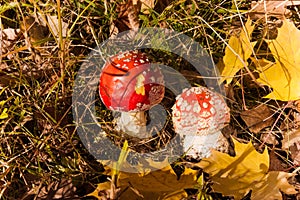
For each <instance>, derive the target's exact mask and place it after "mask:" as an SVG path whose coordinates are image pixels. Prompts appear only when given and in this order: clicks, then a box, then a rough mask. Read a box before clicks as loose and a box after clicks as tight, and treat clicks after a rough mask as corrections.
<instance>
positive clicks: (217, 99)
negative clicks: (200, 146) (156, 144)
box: [172, 87, 230, 135]
mask: <svg viewBox="0 0 300 200" xmlns="http://www.w3.org/2000/svg"><path fill="white" fill-rule="evenodd" d="M172 110H173V112H172V120H173V124H174V128H175V131H176V132H177V133H178V134H181V135H193V134H194V135H208V134H212V133H214V132H216V131H218V130H219V129H221V128H223V127H224V125H225V123H228V122H229V120H230V115H229V108H228V107H227V105H226V102H225V101H224V99H223V98H222V96H221V95H219V94H218V93H215V92H212V91H210V90H209V89H207V88H205V87H192V88H189V89H184V90H183V92H182V94H180V95H178V96H177V97H176V102H175V105H174V106H173V107H172Z"/></svg>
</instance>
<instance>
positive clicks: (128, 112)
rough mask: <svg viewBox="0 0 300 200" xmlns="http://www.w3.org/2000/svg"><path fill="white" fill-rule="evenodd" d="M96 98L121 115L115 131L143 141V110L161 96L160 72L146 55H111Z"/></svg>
mask: <svg viewBox="0 0 300 200" xmlns="http://www.w3.org/2000/svg"><path fill="white" fill-rule="evenodd" d="M99 91H100V98H101V100H102V102H103V103H104V105H105V106H106V107H107V108H108V109H110V110H113V111H118V112H121V116H120V118H118V119H117V127H116V128H117V129H119V130H122V131H124V132H125V133H127V134H130V135H132V136H135V137H139V138H145V137H148V136H149V135H148V134H147V131H146V123H147V120H146V115H145V111H147V110H149V109H150V108H151V107H152V106H154V105H156V104H158V103H160V101H161V100H162V99H163V97H164V92H165V87H164V79H163V75H162V73H161V71H160V69H159V68H158V67H156V66H153V65H151V64H150V62H149V59H148V57H147V56H146V54H144V53H141V52H139V51H126V52H121V53H119V54H117V55H115V56H112V57H111V58H110V59H109V60H108V62H106V63H105V65H104V67H103V68H102V72H101V74H100V86H99Z"/></svg>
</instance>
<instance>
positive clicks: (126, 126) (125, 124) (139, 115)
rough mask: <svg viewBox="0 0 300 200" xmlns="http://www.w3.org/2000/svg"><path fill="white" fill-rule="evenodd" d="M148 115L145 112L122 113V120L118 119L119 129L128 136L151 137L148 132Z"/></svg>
mask: <svg viewBox="0 0 300 200" xmlns="http://www.w3.org/2000/svg"><path fill="white" fill-rule="evenodd" d="M146 124H147V119H146V114H145V112H144V111H138V112H121V116H120V118H118V119H117V127H116V128H117V129H118V130H121V131H123V132H125V133H127V134H128V135H131V136H134V137H138V138H147V137H150V135H149V133H147V130H146Z"/></svg>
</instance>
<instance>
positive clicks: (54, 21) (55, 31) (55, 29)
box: [47, 15, 68, 37]
mask: <svg viewBox="0 0 300 200" xmlns="http://www.w3.org/2000/svg"><path fill="white" fill-rule="evenodd" d="M47 21H48V24H49V30H50V31H51V33H52V35H53V36H54V37H59V23H61V26H62V30H61V31H62V32H61V34H62V37H67V33H68V24H67V23H66V22H64V21H61V22H59V21H58V17H57V16H56V15H47Z"/></svg>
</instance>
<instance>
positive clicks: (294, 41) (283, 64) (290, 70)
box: [255, 19, 300, 101]
mask: <svg viewBox="0 0 300 200" xmlns="http://www.w3.org/2000/svg"><path fill="white" fill-rule="evenodd" d="M266 42H267V43H268V46H269V48H270V50H271V52H272V54H273V56H274V59H275V62H274V63H273V62H271V61H268V60H266V59H261V60H259V61H258V62H256V63H255V64H256V67H257V69H258V70H259V71H260V74H259V79H257V80H258V81H259V82H261V83H263V84H265V85H268V86H270V87H272V89H273V92H271V93H270V94H268V95H267V96H265V98H270V99H277V100H282V101H289V100H297V99H300V84H299V77H300V31H299V30H298V29H297V28H296V27H295V25H294V23H293V22H291V21H289V20H287V19H286V20H283V25H282V27H281V28H279V29H278V36H277V38H276V39H274V40H266Z"/></svg>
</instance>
